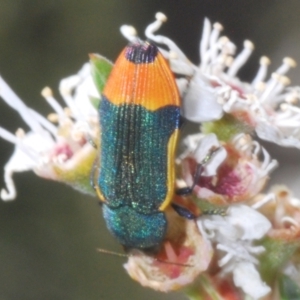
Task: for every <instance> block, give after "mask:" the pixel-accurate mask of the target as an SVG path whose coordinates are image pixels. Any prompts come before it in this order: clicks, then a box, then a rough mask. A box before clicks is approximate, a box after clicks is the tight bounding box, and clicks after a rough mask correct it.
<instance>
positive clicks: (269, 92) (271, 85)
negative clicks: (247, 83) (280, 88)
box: [259, 73, 280, 103]
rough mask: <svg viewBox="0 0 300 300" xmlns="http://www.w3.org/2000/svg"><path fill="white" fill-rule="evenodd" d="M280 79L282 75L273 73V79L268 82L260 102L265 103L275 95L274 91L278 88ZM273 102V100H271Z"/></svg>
mask: <svg viewBox="0 0 300 300" xmlns="http://www.w3.org/2000/svg"><path fill="white" fill-rule="evenodd" d="M279 77H280V75H279V74H277V73H272V75H271V79H270V80H269V81H268V83H267V85H266V89H265V91H264V92H263V94H262V95H261V97H260V98H259V100H260V101H261V102H262V103H264V102H265V101H266V100H267V99H268V98H270V96H271V95H272V94H273V91H274V89H275V87H276V85H277V84H278V82H279ZM271 100H272V99H271Z"/></svg>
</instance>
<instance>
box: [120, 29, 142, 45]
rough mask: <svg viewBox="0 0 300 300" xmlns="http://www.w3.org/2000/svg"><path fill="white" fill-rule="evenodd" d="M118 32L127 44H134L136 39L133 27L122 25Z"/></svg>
mask: <svg viewBox="0 0 300 300" xmlns="http://www.w3.org/2000/svg"><path fill="white" fill-rule="evenodd" d="M120 31H121V33H122V34H123V36H124V37H125V38H126V39H127V40H128V41H129V42H134V41H136V40H137V39H138V37H137V31H136V29H135V28H134V27H133V26H130V25H122V26H121V27H120Z"/></svg>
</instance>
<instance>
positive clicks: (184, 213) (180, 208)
mask: <svg viewBox="0 0 300 300" xmlns="http://www.w3.org/2000/svg"><path fill="white" fill-rule="evenodd" d="M171 205H172V207H173V208H174V210H175V211H176V212H177V213H178V214H179V216H181V217H184V218H186V219H189V220H194V219H196V218H197V216H195V215H194V214H193V213H191V212H190V211H189V210H188V209H186V208H184V207H183V206H180V205H177V204H175V203H172V204H171Z"/></svg>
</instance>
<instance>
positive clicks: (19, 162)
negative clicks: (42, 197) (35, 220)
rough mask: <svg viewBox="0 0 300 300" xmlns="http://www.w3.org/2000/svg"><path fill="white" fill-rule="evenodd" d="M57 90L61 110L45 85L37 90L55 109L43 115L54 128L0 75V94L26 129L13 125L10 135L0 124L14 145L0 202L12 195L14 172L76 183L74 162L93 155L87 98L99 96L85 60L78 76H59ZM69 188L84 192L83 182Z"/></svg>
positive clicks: (0, 132) (93, 115)
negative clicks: (21, 120)
mask: <svg viewBox="0 0 300 300" xmlns="http://www.w3.org/2000/svg"><path fill="white" fill-rule="evenodd" d="M60 92H61V95H62V98H63V100H64V102H65V105H66V108H64V107H62V106H61V105H60V104H59V103H58V102H57V101H56V100H55V99H54V98H53V96H52V91H51V90H50V89H49V88H45V89H44V90H43V91H42V95H43V96H44V97H45V99H46V101H47V102H48V103H49V105H50V106H51V108H52V109H53V111H54V113H52V114H50V115H49V116H48V119H49V120H51V121H52V122H57V123H58V125H57V126H56V125H54V124H53V123H51V122H49V120H47V119H46V118H45V117H43V116H42V115H40V114H39V113H38V112H36V111H35V110H33V109H31V108H29V107H27V106H26V105H25V104H24V102H23V101H22V100H21V99H20V98H19V97H18V96H17V95H16V94H15V93H14V92H13V90H12V89H11V88H10V87H9V86H8V84H7V83H6V82H5V81H4V80H3V79H2V78H1V77H0V96H1V98H2V99H3V100H4V101H5V102H6V103H7V104H8V105H10V106H11V107H12V108H13V109H15V110H16V111H17V112H18V113H19V114H20V116H21V117H22V119H23V120H24V121H25V122H26V124H27V125H28V127H29V128H30V131H29V132H27V133H25V132H24V130H23V129H18V130H17V132H16V134H15V135H13V134H11V133H10V132H8V131H7V130H5V129H4V128H0V136H1V137H2V138H4V139H6V140H7V141H9V142H11V143H13V144H15V151H14V153H13V155H12V157H11V158H10V160H9V161H8V163H7V164H6V165H5V167H4V180H5V183H6V189H2V190H1V198H2V199H3V200H12V199H14V198H15V197H16V189H15V185H14V182H13V179H12V176H13V173H15V172H23V171H28V170H33V171H34V172H35V173H36V174H37V175H39V176H41V177H45V178H48V179H53V180H59V181H63V182H66V183H70V182H71V181H72V180H73V181H76V180H79V181H80V179H79V174H78V173H77V174H76V173H74V166H75V165H77V164H78V163H79V161H82V160H85V161H90V160H92V159H95V158H94V157H95V153H94V152H95V150H94V149H93V147H92V146H91V145H90V143H89V139H96V132H97V129H96V128H97V126H96V125H97V111H96V109H95V108H94V107H93V106H92V104H91V99H90V97H94V98H99V94H98V92H97V91H96V88H95V86H94V84H93V82H92V77H91V75H90V66H89V64H85V65H84V66H83V67H82V69H81V70H80V71H79V72H78V74H76V75H73V76H70V77H68V78H65V79H63V80H62V81H61V82H60ZM90 167H91V166H90ZM85 168H86V167H85ZM62 170H63V171H62ZM71 172H73V175H72V176H73V178H71V175H70V173H71ZM78 172H84V173H86V172H87V170H83V169H82V168H81V169H80V170H78ZM76 176H77V178H75V177H76ZM81 184H82V185H81ZM74 186H75V187H77V188H79V189H81V190H84V191H88V188H85V187H84V184H83V182H81V183H79V182H78V185H77V186H76V184H74Z"/></svg>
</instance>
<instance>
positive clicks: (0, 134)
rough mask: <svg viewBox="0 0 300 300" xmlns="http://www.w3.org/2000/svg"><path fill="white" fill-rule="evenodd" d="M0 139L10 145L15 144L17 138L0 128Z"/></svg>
mask: <svg viewBox="0 0 300 300" xmlns="http://www.w3.org/2000/svg"><path fill="white" fill-rule="evenodd" d="M0 137H1V138H3V139H5V140H6V141H8V142H10V143H12V144H16V143H17V142H18V139H17V137H16V136H15V135H13V134H12V133H10V132H9V131H7V130H6V129H4V128H3V127H0Z"/></svg>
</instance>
